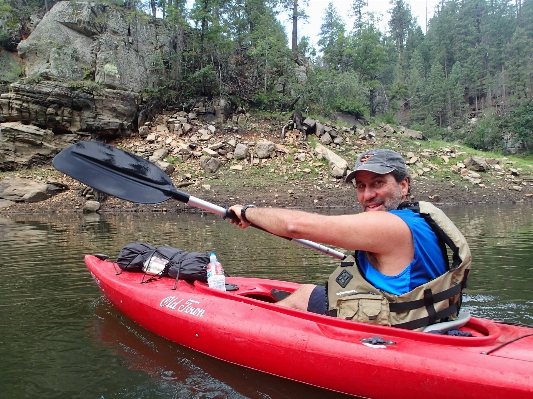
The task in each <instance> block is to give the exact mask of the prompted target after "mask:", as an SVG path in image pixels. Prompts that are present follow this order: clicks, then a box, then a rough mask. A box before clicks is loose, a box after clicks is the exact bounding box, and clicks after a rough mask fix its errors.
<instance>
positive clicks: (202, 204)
mask: <svg viewBox="0 0 533 399" xmlns="http://www.w3.org/2000/svg"><path fill="white" fill-rule="evenodd" d="M176 191H177V192H178V194H179V195H180V196H182V195H184V194H185V193H181V192H179V191H178V190H176ZM173 198H175V199H177V200H178V201H181V199H179V198H176V197H175V196H173ZM188 198H189V199H188V201H182V202H185V203H186V204H187V205H190V206H193V207H195V208H198V209H203V210H205V211H208V212H211V213H214V214H215V215H219V216H222V217H223V218H226V217H227V218H229V219H231V220H235V221H238V220H239V218H237V216H236V215H235V213H233V212H232V211H230V210H228V209H226V208H222V207H221V206H218V205H215V204H211V203H210V202H207V201H204V200H202V199H199V198H196V197H193V196H192V195H189V196H188ZM251 225H252V226H253V227H255V228H256V229H259V230H263V231H266V232H267V233H270V231H268V230H266V229H264V228H262V227H260V226H256V225H255V224H253V223H252V224H251ZM270 234H273V233H270ZM278 237H281V238H285V239H286V240H289V241H293V242H295V243H297V244H300V245H302V246H304V247H307V248H311V249H314V250H316V251H319V252H321V253H323V254H326V255H329V256H332V257H334V258H337V259H341V260H342V259H344V258H346V255H344V254H343V253H342V252H339V251H336V250H334V249H332V248H329V247H326V246H324V245H321V244H317V243H316V242H313V241H309V240H303V239H301V238H290V237H283V236H278Z"/></svg>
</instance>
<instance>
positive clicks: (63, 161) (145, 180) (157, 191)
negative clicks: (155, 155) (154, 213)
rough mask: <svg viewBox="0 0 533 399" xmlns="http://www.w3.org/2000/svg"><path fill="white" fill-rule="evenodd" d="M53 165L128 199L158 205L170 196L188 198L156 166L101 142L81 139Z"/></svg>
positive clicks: (183, 199) (108, 192) (88, 184)
mask: <svg viewBox="0 0 533 399" xmlns="http://www.w3.org/2000/svg"><path fill="white" fill-rule="evenodd" d="M52 165H53V166H54V167H55V168H56V169H57V170H59V171H61V172H63V173H65V174H66V175H69V176H70V177H72V178H74V179H76V180H78V181H80V182H82V183H84V184H86V185H87V186H90V187H93V188H94V189H96V190H98V191H101V192H103V193H106V194H109V195H112V196H114V197H118V198H121V199H124V200H127V201H131V202H137V203H140V204H158V203H161V202H164V201H166V200H168V199H169V198H171V197H174V198H176V199H177V200H180V201H182V202H185V203H186V202H187V201H188V200H189V198H188V196H187V195H185V194H184V193H181V192H178V191H177V190H176V188H175V187H174V185H173V184H172V181H171V180H170V177H169V176H168V175H167V174H166V173H165V172H164V171H163V170H161V169H160V168H159V167H157V166H156V165H154V164H153V163H151V162H150V161H147V160H146V159H144V158H141V157H139V156H137V155H134V154H131V153H129V152H126V151H123V150H120V149H118V148H116V147H112V146H110V145H107V144H104V143H100V142H96V141H80V142H79V143H76V144H74V145H72V146H70V147H68V148H66V149H64V150H63V151H61V152H60V153H59V154H57V155H56V156H55V158H54V159H53V161H52Z"/></svg>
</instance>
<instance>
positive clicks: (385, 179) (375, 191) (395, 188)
mask: <svg viewBox="0 0 533 399" xmlns="http://www.w3.org/2000/svg"><path fill="white" fill-rule="evenodd" d="M354 181H355V188H356V189H357V200H358V201H359V203H360V204H361V206H362V207H363V210H364V211H365V212H369V211H389V210H392V209H396V208H397V207H398V205H400V203H401V202H402V201H404V200H405V198H406V197H407V192H408V191H409V180H408V179H404V180H402V181H401V182H397V181H396V179H395V178H394V176H393V175H392V174H391V173H387V174H386V175H380V174H377V173H374V172H369V171H367V170H360V171H359V172H357V173H356V174H355V179H354Z"/></svg>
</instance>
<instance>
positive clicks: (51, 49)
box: [18, 1, 183, 92]
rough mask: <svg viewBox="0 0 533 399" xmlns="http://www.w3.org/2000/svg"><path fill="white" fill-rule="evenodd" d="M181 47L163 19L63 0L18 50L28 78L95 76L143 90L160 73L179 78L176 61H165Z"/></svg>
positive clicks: (106, 83)
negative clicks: (165, 64)
mask: <svg viewBox="0 0 533 399" xmlns="http://www.w3.org/2000/svg"><path fill="white" fill-rule="evenodd" d="M182 48H183V44H182V37H181V32H180V31H178V30H177V29H176V28H175V27H173V26H171V25H170V24H167V22H166V21H163V20H161V19H155V18H150V17H147V16H144V17H143V16H140V15H135V14H132V15H128V13H127V12H125V11H124V10H121V9H118V8H113V7H111V6H107V5H104V4H96V3H88V2H70V1H61V2H59V3H57V4H56V5H55V6H54V7H53V8H52V9H51V10H50V11H49V12H48V13H47V14H46V15H45V16H44V18H43V19H42V21H41V22H40V23H39V25H37V27H36V28H35V30H34V31H33V32H32V34H31V35H30V36H29V37H28V38H27V39H26V40H23V41H22V42H20V44H19V46H18V52H19V55H20V57H21V58H22V60H23V61H24V64H25V67H26V74H27V76H28V77H30V78H33V77H36V76H40V77H42V78H45V79H50V80H66V81H73V80H74V81H75V80H84V79H87V78H90V77H91V76H93V75H94V82H96V83H98V84H102V85H104V86H105V87H109V88H112V89H117V90H127V91H134V92H141V91H142V90H144V89H146V88H149V87H154V86H155V85H156V84H157V83H158V82H159V80H160V78H161V77H162V74H168V76H167V77H168V78H174V79H176V78H178V77H179V76H178V68H177V65H176V64H177V62H173V63H170V64H168V63H167V62H168V61H170V58H171V54H176V53H177V54H178V56H179V55H180V54H181V51H180V50H181V49H182ZM154 49H157V50H154ZM164 63H167V66H164V65H163V64H164Z"/></svg>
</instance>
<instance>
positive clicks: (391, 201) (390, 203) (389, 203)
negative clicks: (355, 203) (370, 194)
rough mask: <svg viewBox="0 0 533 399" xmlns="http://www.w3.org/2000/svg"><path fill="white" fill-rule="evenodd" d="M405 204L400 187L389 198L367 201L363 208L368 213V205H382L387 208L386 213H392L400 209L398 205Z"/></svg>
mask: <svg viewBox="0 0 533 399" xmlns="http://www.w3.org/2000/svg"><path fill="white" fill-rule="evenodd" d="M402 202H403V195H402V192H401V190H400V187H398V190H397V191H396V192H395V193H394V194H393V195H392V196H391V197H389V198H387V199H383V198H374V199H372V200H371V201H365V202H363V203H362V204H361V206H362V207H363V210H364V211H366V207H367V206H368V205H374V204H381V205H383V207H384V208H385V210H386V211H392V210H395V209H398V205H400V204H401V203H402Z"/></svg>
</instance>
